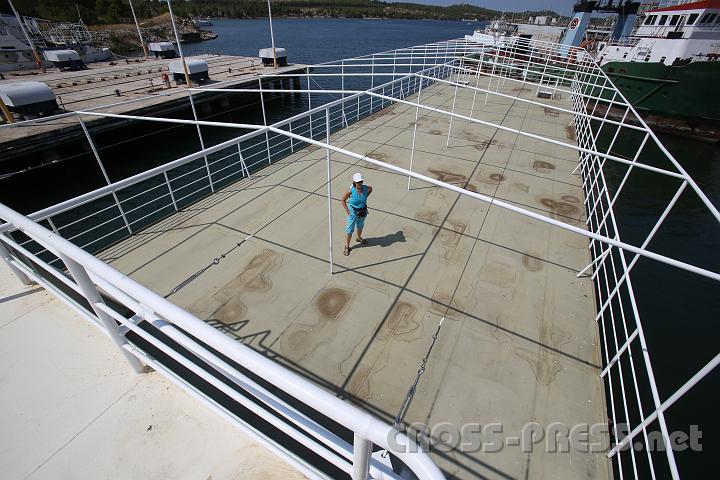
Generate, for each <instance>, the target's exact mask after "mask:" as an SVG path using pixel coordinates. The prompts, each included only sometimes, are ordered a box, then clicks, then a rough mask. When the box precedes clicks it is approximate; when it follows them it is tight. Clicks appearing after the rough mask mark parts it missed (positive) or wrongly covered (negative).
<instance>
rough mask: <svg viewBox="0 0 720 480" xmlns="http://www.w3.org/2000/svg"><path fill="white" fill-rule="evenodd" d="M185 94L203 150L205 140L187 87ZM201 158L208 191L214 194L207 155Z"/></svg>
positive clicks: (190, 91) (190, 92)
mask: <svg viewBox="0 0 720 480" xmlns="http://www.w3.org/2000/svg"><path fill="white" fill-rule="evenodd" d="M187 92H188V98H189V99H190V109H191V110H192V114H193V119H195V122H196V123H195V128H196V129H197V132H198V139H200V148H202V149H203V150H205V140H203V136H202V130H201V129H200V124H199V123H197V122H199V121H200V120H199V118H198V115H197V110H196V109H195V100H193V95H192V90H190V87H189V86H188V91H187ZM203 157H204V158H205V170H206V171H207V177H208V182H209V183H210V191H211V192H214V191H215V185H214V184H213V180H212V175H210V162H208V158H207V155H204V156H203Z"/></svg>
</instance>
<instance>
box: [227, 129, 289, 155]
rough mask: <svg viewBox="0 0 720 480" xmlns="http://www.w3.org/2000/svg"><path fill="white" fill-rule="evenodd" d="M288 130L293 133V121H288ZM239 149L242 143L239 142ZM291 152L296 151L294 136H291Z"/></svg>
mask: <svg viewBox="0 0 720 480" xmlns="http://www.w3.org/2000/svg"><path fill="white" fill-rule="evenodd" d="M288 132H290V133H292V122H288ZM238 150H240V143H238ZM290 153H295V141H294V140H293V137H290Z"/></svg>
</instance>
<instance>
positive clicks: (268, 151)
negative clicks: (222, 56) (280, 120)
mask: <svg viewBox="0 0 720 480" xmlns="http://www.w3.org/2000/svg"><path fill="white" fill-rule="evenodd" d="M258 87H259V88H260V105H262V114H263V125H265V126H266V127H267V124H268V122H267V115H266V114H265V96H264V95H263V89H262V88H263V87H262V79H261V78H259V77H258ZM265 148H267V154H268V165H270V163H272V162H271V159H270V135H269V134H268V132H267V131H266V132H265Z"/></svg>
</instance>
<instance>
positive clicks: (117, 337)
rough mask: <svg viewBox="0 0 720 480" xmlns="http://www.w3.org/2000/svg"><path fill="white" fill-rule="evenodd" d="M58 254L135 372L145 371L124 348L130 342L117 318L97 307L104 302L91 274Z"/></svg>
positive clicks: (66, 257) (73, 261)
mask: <svg viewBox="0 0 720 480" xmlns="http://www.w3.org/2000/svg"><path fill="white" fill-rule="evenodd" d="M58 256H59V257H60V259H61V260H62V261H63V263H64V264H65V266H66V267H67V268H68V270H69V271H70V274H71V275H72V277H73V278H74V279H75V283H77V285H78V287H80V291H81V292H82V294H83V296H84V297H85V299H86V300H87V301H88V303H89V304H90V307H91V308H92V309H93V311H94V312H95V315H96V316H97V318H98V320H99V321H100V323H101V324H102V326H103V328H104V329H105V331H106V332H107V333H108V335H109V336H110V338H111V339H112V341H113V342H114V343H115V345H117V346H118V348H120V351H121V352H122V353H123V355H125V358H126V359H127V361H128V363H129V364H130V366H131V367H132V369H133V370H134V371H135V373H145V372H146V369H145V366H144V365H143V364H142V363H140V360H138V359H137V358H136V357H135V356H133V355H132V354H131V353H130V352H128V351H127V350H125V348H123V347H124V346H125V345H127V343H128V342H127V339H126V338H125V337H124V336H123V335H122V334H121V333H120V329H119V328H118V324H117V322H115V319H113V318H112V317H111V316H110V315H108V314H107V313H105V312H104V311H102V310H101V309H100V308H98V307H97V305H96V304H98V303H104V302H103V299H102V297H101V296H100V292H98V290H97V288H95V285H94V284H93V282H92V280H90V276H89V275H88V273H87V270H85V267H83V266H82V265H80V264H79V263H77V262H76V261H75V260H73V259H72V258H70V257H68V256H66V255H65V254H63V253H58Z"/></svg>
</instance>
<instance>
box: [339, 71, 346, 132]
mask: <svg viewBox="0 0 720 480" xmlns="http://www.w3.org/2000/svg"><path fill="white" fill-rule="evenodd" d="M340 90H342V98H343V99H344V98H345V60H343V61H342V62H340ZM342 112H343V118H344V117H345V101H344V100H343V102H342ZM345 124H346V125H345V126H346V127H347V120H345Z"/></svg>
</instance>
